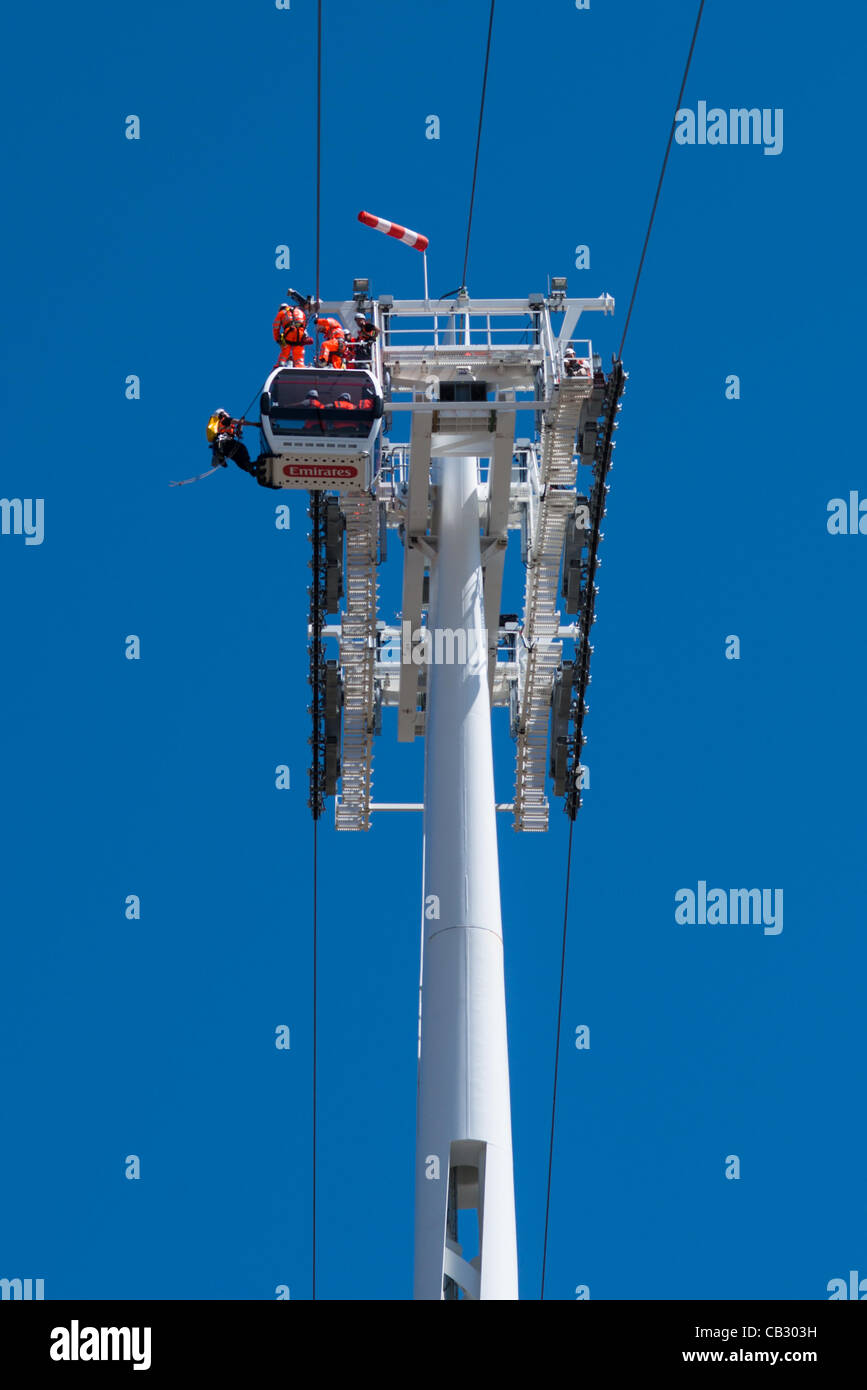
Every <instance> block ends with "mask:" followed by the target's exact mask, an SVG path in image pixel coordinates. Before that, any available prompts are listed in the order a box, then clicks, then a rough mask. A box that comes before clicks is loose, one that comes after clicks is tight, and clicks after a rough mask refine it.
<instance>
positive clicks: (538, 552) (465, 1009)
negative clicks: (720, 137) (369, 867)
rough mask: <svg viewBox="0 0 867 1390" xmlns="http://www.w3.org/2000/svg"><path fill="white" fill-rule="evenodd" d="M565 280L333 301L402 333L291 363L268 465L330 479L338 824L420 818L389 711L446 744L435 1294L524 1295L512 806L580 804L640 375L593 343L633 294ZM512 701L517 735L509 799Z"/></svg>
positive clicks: (420, 1205) (430, 1143)
mask: <svg viewBox="0 0 867 1390" xmlns="http://www.w3.org/2000/svg"><path fill="white" fill-rule="evenodd" d="M552 286H553V288H552V289H551V291H549V293H548V294H547V295H543V294H535V295H534V294H531V295H529V296H527V297H526V298H524V299H507V300H473V299H471V298H470V297H469V295H468V294H467V292H466V291H465V290H461V291H460V292H459V293H458V295H457V297H456V298H455V299H452V300H439V301H436V302H432V301H430V300H428V299H427V298H425V299H423V300H394V299H392V298H391V297H389V296H386V295H382V296H380V297H379V298H378V299H371V298H370V297H369V293H368V283H367V281H364V280H361V281H356V282H355V291H356V293H355V296H354V298H353V299H351V300H346V301H341V302H337V301H334V302H330V303H325V304H323V305H322V306H321V309H320V312H322V313H325V314H331V315H337V316H339V317H340V318H341V319H342V321H343V322H344V323H347V324H348V323H350V322H351V316H352V314H353V313H355V312H358V311H359V310H361V311H363V312H365V313H366V314H367V315H368V317H369V319H370V320H371V321H372V322H373V323H374V324H375V325H376V327H377V329H378V330H379V335H378V337H377V339H376V341H375V342H374V343H372V344H371V345H370V346H369V349H368V351H367V356H366V360H365V361H363V362H359V361H358V360H356V362H355V364H354V366H355V370H350V371H336V370H329V369H327V368H321V367H320V368H316V369H308V368H303V369H281V370H278V371H275V372H273V373H272V374H271V376H270V377H269V378H268V381H267V382H266V385H265V391H264V392H263V396H262V402H261V415H262V420H261V426H262V434H263V457H262V459H260V465H261V467H262V469H263V471H264V473H265V476H264V478H260V481H265V482H266V483H267V484H268V485H270V486H272V487H287V488H296V489H305V490H309V491H310V494H311V511H310V514H311V517H312V519H313V532H312V543H313V560H312V567H313V576H314V578H313V584H312V586H311V618H310V628H309V635H310V670H311V675H310V679H311V683H312V685H313V703H312V706H311V710H312V714H313V734H312V739H311V742H312V746H313V762H312V768H311V773H310V793H311V794H310V806H311V809H312V811H313V814H314V816H315V817H317V818H318V817H319V816H320V815H321V814H322V812H323V810H324V807H325V802H326V799H327V798H329V797H333V798H334V800H335V822H336V826H337V829H338V830H353V831H366V830H369V829H370V826H371V820H372V818H373V817H374V816H375V815H376V813H377V811H378V810H383V811H385V810H388V811H395V810H400V809H407V810H417V809H419V808H418V807H417V806H415V805H410V804H407V806H406V807H402V806H400V805H396V804H394V803H389V804H385V803H377V802H376V801H374V800H372V763H373V750H374V741H375V737H376V736H377V735H378V734H379V733H380V732H381V729H382V710H383V708H384V707H385V708H388V707H394V708H395V710H396V718H397V737H398V740H399V741H400V742H411V741H412V740H413V739H416V738H424V739H425V777H424V803H423V808H422V809H423V811H424V870H423V888H422V924H423V931H422V984H421V1017H420V1043H419V1088H418V1125H417V1148H416V1169H415V1172H416V1216H415V1225H416V1240H415V1297H416V1298H417V1299H434V1300H440V1299H457V1298H468V1299H516V1298H517V1297H518V1263H517V1243H516V1234H515V1201H514V1183H513V1171H512V1136H511V1117H510V1106H509V1072H508V1054H507V1044H506V1006H505V987H504V972H503V936H502V923H501V913H500V887H499V869H498V855H497V831H496V823H495V822H496V814H497V812H502V813H508V814H510V815H511V818H512V825H513V827H514V829H515V830H518V831H530V832H534V833H538V832H541V831H544V830H546V829H547V828H548V816H549V799H548V798H549V785H548V784H549V782H550V790H551V791H552V792H553V794H554V795H555V796H557V797H562V798H563V799H564V805H565V810H566V812H567V814H568V815H570V816H571V817H572V818H574V816H575V814H576V812H577V810H578V807H579V806H580V804H581V785H582V766H581V749H582V745H583V742H584V734H583V721H584V715H585V712H586V704H585V694H586V689H587V684H588V682H589V679H590V676H589V663H590V655H591V652H592V647H591V645H590V633H591V628H592V625H593V622H594V621H595V617H594V600H595V593H596V585H595V574H596V567H597V563H598V561H597V551H598V546H599V542H600V540H601V539H602V536H601V532H600V524H601V521H602V518H603V516H604V514H605V497H606V493H607V491H608V483H607V476H608V471H609V468H610V466H611V455H612V450H613V448H614V441H613V433H614V430H615V429H616V428H617V423H616V415H617V412H618V410H619V409H620V396H621V394H622V392H623V388H624V379H625V374H624V372H623V369H622V366H621V364H620V362H619V361H617V360H615V361H614V362H613V365H612V368H611V370H610V372H608V373H607V374H606V373H605V372H604V371H603V369H602V365H601V359H600V358H599V356H597V355H596V354H595V353H594V351H593V346H592V343H591V342H590V340H589V339H586V338H585V339H578V338H576V337H575V331H576V328H577V325H578V322H579V319H580V318H581V316H582V315H584V314H589V313H601V314H611V313H613V311H614V301H613V299H612V298H611V297H610V296H609V295H602V296H601V297H599V298H596V299H569V298H567V295H566V282H565V280H556V279H555V280H553V281H552ZM341 396H342V397H343V398H344V401H343V408H342V409H341V408H339V406H338V402H339V400H340V397H341ZM347 399H348V400H349V406H348V407H347V405H346V400H347ZM404 415H406V416H408V421H407V422H406V424H407V425H408V428H404V429H403V431H401V429H400V422H401V420H402V417H403V416H404ZM521 421H527V422H529V423H528V426H527V432H526V435H525V436H523V437H517V438H516V424H518V423H520V422H521ZM383 425H384V426H385V433H384V432H383V428H382V427H383ZM392 432H393V433H394V436H395V437H394V438H391V437H390V434H391V433H392ZM400 433H403V434H404V435H406V434H408V436H409V438H408V440H407V439H404V440H400V441H399V440H398V439H397V435H398V434H400ZM389 530H396V531H397V532H398V533H399V536H400V539H401V541H402V543H403V594H402V607H401V614H400V622H399V624H398V625H394V624H391V625H390V624H388V623H385V622H383V621H382V620H381V619H380V617H379V614H378V583H377V571H378V566H379V564H380V563H382V562H383V561H384V560H385V558H386V551H387V534H388V531H389ZM512 531H516V532H518V533H519V534H520V550H521V557H522V560H523V563H524V566H525V569H526V580H525V586H524V604H523V613H522V614H521V615H520V616H519V615H517V614H512V615H509V614H502V613H501V612H500V606H501V593H502V586H503V577H504V567H505V561H506V554H507V550H508V541H509V533H510V532H512ZM338 613H339V615H340V616H339V621H338V622H335V623H332V624H329V623H328V622H327V619H326V615H329V614H338ZM563 613H565V615H567V619H569V618H571V621H568V620H567V621H565V622H564V618H563ZM331 640H334V641H336V644H337V648H336V655H335V657H334V658H332V659H326V650H327V649H326V643H327V642H329V641H331ZM567 644H568V645H567ZM564 652H567V654H566V655H564ZM495 706H501V707H503V708H505V709H506V710H508V714H509V721H510V728H511V733H512V737H513V739H514V742H515V771H514V791H513V797H512V800H511V802H509V803H506V804H502V805H497V804H496V802H495V794H494V768H493V756H492V744H491V709H492V707H495ZM473 1212H474V1213H475V1217H474V1218H473V1216H472V1213H473ZM471 1246H472V1247H473V1248H472V1249H471V1248H470V1247H471Z"/></svg>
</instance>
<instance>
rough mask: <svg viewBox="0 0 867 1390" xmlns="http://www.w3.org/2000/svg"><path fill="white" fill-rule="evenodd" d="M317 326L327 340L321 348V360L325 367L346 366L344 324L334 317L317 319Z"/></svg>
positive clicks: (339, 367)
mask: <svg viewBox="0 0 867 1390" xmlns="http://www.w3.org/2000/svg"><path fill="white" fill-rule="evenodd" d="M316 327H317V328H318V329H319V332H320V333H324V334H325V341H324V343H323V344H322V346H321V348H320V349H319V361H320V362H321V363H322V365H323V366H325V367H337V368H338V369H341V368H343V367H345V366H346V349H345V346H344V342H345V339H346V330H345V329H344V327H343V324H342V323H340V322H339V321H338V320H337V319H333V318H327V319H317V320H316Z"/></svg>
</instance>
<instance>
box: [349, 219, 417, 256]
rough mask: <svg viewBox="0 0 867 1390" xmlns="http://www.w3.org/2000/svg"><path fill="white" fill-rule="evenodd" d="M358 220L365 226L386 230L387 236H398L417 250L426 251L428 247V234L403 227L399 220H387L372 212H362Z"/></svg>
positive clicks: (399, 239) (381, 230)
mask: <svg viewBox="0 0 867 1390" xmlns="http://www.w3.org/2000/svg"><path fill="white" fill-rule="evenodd" d="M358 220H359V222H363V223H364V225H365V227H375V228H376V230H377V231H378V232H385V235H386V236H393V237H396V238H397V240H398V241H403V242H405V243H406V245H407V246H414V247H415V249H416V251H426V250H427V248H428V239H427V237H426V236H422V234H421V232H411V231H410V230H409V228H408V227H401V225H400V223H399V222H386V220H385V218H384V217H374V215H373V213H372V212H360V213H359V214H358Z"/></svg>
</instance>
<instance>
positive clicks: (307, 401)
mask: <svg viewBox="0 0 867 1390" xmlns="http://www.w3.org/2000/svg"><path fill="white" fill-rule="evenodd" d="M301 405H302V407H303V408H304V409H305V410H324V409H325V406H324V405H323V404H322V402H321V400H320V399H319V392H318V391H308V392H307V395H306V396H305V397H304V399H303V401H302V402H301ZM304 428H305V430H320V431H321V430H322V421H321V420H317V418H316V416H315V415H314V416H312V417H311V418H310V419H309V420H308V421H307V423H306V424H305V426H304Z"/></svg>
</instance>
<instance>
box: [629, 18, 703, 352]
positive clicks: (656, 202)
mask: <svg viewBox="0 0 867 1390" xmlns="http://www.w3.org/2000/svg"><path fill="white" fill-rule="evenodd" d="M703 9H704V0H700V4H699V7H698V14H697V16H696V20H695V28H694V29H693V31H692V43H691V44H690V45H689V53H688V54H687V59H686V67H685V68H684V70H683V81H682V82H681V84H680V91H679V92H678V94H677V102H676V104H675V108H674V115H673V116H672V118H671V130H670V131H669V132H668V144H667V145H666V147H665V158H664V159H663V161H662V169H661V170H660V174H659V183H658V184H657V185H656V197H655V198H654V200H653V207H652V208H651V210H650V221H649V222H648V224H647V232H646V235H645V237H644V245H643V246H642V248H641V260H640V261H639V262H638V273H637V275H636V276H635V284H634V285H633V287H632V298H631V299H630V301H629V308H628V310H627V312H626V323H625V324H624V325H623V337H622V338H621V339H620V347H619V348H618V349H617V356H618V358H619V359H620V358H622V357H623V344H624V343H625V342H626V334H627V333H628V332H629V320H630V319H631V318H632V306H633V305H634V303H635V296H636V294H637V293H638V282H639V280H640V279H641V272H642V270H643V269H644V258H645V256H646V255H647V247H648V243H649V241H650V231H651V228H652V226H653V219H654V217H655V216H656V209H657V206H658V205H659V195H660V194H661V192H662V181H663V179H664V178H665V169H666V165H667V164H668V156H669V154H670V153H671V142H672V140H673V139H674V130H675V126H676V124H677V113H678V111H679V110H680V103H681V102H682V100H683V93H684V89H685V87H686V79H687V77H688V76H689V66H690V63H691V62H692V55H693V51H694V49H695V41H696V39H697V38H698V27H699V25H700V24H701V14H702V10H703Z"/></svg>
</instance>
